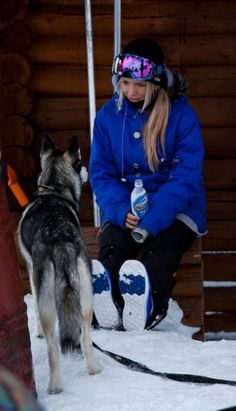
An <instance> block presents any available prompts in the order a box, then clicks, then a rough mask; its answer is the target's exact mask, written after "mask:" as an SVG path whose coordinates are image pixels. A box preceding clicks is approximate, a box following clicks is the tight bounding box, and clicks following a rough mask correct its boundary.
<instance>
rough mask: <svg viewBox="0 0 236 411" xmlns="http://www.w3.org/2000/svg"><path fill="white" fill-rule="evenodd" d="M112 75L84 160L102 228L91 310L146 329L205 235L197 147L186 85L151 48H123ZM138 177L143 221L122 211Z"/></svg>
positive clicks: (102, 321)
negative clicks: (142, 192)
mask: <svg viewBox="0 0 236 411" xmlns="http://www.w3.org/2000/svg"><path fill="white" fill-rule="evenodd" d="M112 70H113V85H114V90H115V92H114V95H113V97H112V98H111V99H110V100H109V101H107V102H106V103H105V104H104V106H103V107H102V108H101V109H100V110H99V111H98V113H97V116H96V118H95V123H94V135H93V143H92V147H91V156H90V182H91V186H92V189H93V192H94V194H95V196H96V201H97V203H98V205H99V207H100V210H101V220H102V226H101V230H100V232H99V255H98V260H94V261H93V288H94V312H95V316H96V319H97V322H98V324H99V325H100V326H103V327H109V328H121V327H122V326H123V328H124V329H125V330H140V329H145V328H147V329H150V328H153V327H154V326H156V325H157V324H158V323H159V322H160V321H161V320H162V319H163V318H164V317H165V316H166V313H167V309H168V301H169V298H170V296H171V293H172V290H173V288H174V285H175V275H176V272H177V270H178V266H179V263H180V260H181V256H182V255H183V253H184V252H185V251H186V250H187V249H188V248H189V247H190V245H191V244H192V242H193V241H194V239H195V237H196V236H200V235H203V234H204V233H205V232H206V201H205V190H204V185H203V180H202V175H201V173H202V162H203V156H204V149H203V143H202V138H201V131H200V125H199V120H198V118H197V115H196V114H195V112H194V110H193V109H192V108H191V106H190V105H189V103H188V98H187V96H186V95H185V93H186V86H185V81H184V80H183V78H182V77H181V76H180V75H177V74H176V73H174V72H173V71H172V70H170V69H168V68H167V67H166V66H165V64H164V55H163V52H162V50H161V48H160V46H159V45H158V44H157V43H156V42H154V41H153V40H151V39H146V38H144V39H136V40H133V41H131V42H130V43H128V44H127V45H126V46H125V47H124V49H123V51H122V53H120V54H119V55H118V56H116V57H115V58H114V61H113V69H112ZM137 178H138V179H142V181H143V185H144V187H145V189H146V191H147V195H148V211H147V212H146V214H145V215H144V216H143V217H142V218H141V219H138V218H137V217H136V216H135V215H134V214H132V212H131V204H130V196H131V192H132V190H133V187H134V182H135V180H136V179H137ZM136 233H137V235H136ZM139 234H140V235H139ZM140 250H141V252H142V254H141V256H140V255H139V259H138V260H137V259H136V258H137V254H138V253H139V254H140Z"/></svg>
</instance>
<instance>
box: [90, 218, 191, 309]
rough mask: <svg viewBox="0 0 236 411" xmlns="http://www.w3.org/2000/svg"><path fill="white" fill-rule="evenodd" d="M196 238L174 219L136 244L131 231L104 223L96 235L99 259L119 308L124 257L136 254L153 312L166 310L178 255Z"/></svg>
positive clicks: (121, 300)
mask: <svg viewBox="0 0 236 411" xmlns="http://www.w3.org/2000/svg"><path fill="white" fill-rule="evenodd" d="M195 237H196V233H195V232H194V231H192V230H191V229H190V228H189V227H187V226H186V225H185V224H184V223H183V222H182V221H180V220H177V219H175V220H174V222H173V223H172V225H171V226H170V227H168V228H167V229H166V230H163V231H161V232H160V233H159V234H158V235H157V236H156V237H151V238H148V239H147V240H146V241H145V242H144V243H143V244H139V243H137V242H136V241H135V240H134V239H133V237H132V235H131V231H130V230H127V229H122V228H121V227H119V226H117V225H114V224H111V223H110V222H105V223H104V224H103V226H102V227H101V229H100V231H99V236H98V238H99V255H98V259H99V261H101V263H102V264H103V265H104V267H105V268H106V269H107V270H108V271H109V273H110V276H111V284H112V294H113V299H114V301H115V302H116V303H117V304H118V305H119V306H120V308H121V309H122V308H123V305H124V303H123V298H122V297H121V294H120V291H119V278H118V273H119V269H120V267H121V265H122V264H123V263H124V262H125V261H126V260H130V259H135V258H137V255H138V254H139V255H140V257H139V259H140V261H141V262H142V263H143V265H144V266H145V268H146V270H147V273H148V276H149V280H150V284H151V288H152V293H153V302H154V307H155V314H161V313H162V312H163V310H167V308H168V301H169V298H170V296H171V293H172V290H173V288H174V286H175V275H176V273H177V270H178V267H179V264H180V260H181V257H182V255H183V253H184V252H185V251H186V250H187V249H188V248H189V247H190V246H191V244H192V243H193V241H194V239H195Z"/></svg>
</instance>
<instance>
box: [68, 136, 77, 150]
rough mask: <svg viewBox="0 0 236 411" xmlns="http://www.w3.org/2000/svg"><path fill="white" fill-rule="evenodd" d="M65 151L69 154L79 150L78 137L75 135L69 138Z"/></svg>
mask: <svg viewBox="0 0 236 411" xmlns="http://www.w3.org/2000/svg"><path fill="white" fill-rule="evenodd" d="M67 151H68V152H69V153H70V154H74V153H75V152H78V151H79V138H78V137H77V136H76V135H74V136H72V137H71V138H70V139H69V141H68V148H67Z"/></svg>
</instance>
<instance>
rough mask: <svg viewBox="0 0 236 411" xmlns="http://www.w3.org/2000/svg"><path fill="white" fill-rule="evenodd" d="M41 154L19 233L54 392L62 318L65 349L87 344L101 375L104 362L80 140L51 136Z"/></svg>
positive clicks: (93, 370) (57, 383)
mask: <svg viewBox="0 0 236 411" xmlns="http://www.w3.org/2000/svg"><path fill="white" fill-rule="evenodd" d="M40 159H41V169H42V171H41V173H40V175H39V178H38V192H37V194H36V196H35V198H34V200H33V201H32V202H31V203H30V204H29V205H28V206H27V208H26V209H25V211H24V213H23V215H22V218H21V221H20V223H19V227H18V238H19V245H20V250H21V253H22V255H23V257H24V258H25V260H26V263H27V267H28V271H29V276H30V283H31V289H32V295H33V297H34V299H35V311H36V318H37V321H38V336H40V337H42V336H45V337H46V341H47V345H48V360H49V367H50V382H49V387H48V392H49V393H51V394H54V393H58V392H60V391H61V390H62V388H61V377H60V363H59V347H58V345H57V342H56V338H55V322H56V319H58V324H59V335H60V345H61V350H62V352H63V353H66V352H67V351H73V350H75V349H76V348H78V346H79V344H81V348H82V353H83V355H84V357H85V359H86V362H87V368H88V372H89V373H90V374H95V373H97V372H100V371H101V370H102V367H101V366H100V365H99V364H98V363H97V362H96V361H95V360H94V357H93V348H92V341H91V336H90V328H91V320H92V312H93V298H92V283H91V261H90V259H89V256H88V252H87V248H86V245H85V242H84V240H83V238H82V236H81V231H80V223H79V217H78V210H79V202H80V195H81V184H82V182H81V176H80V172H81V156H80V152H79V142H78V139H77V138H76V137H75V136H74V137H72V139H71V141H70V143H69V144H68V148H67V150H66V151H65V152H62V151H60V150H58V149H57V148H56V147H55V145H54V142H53V141H52V139H51V138H50V137H49V136H45V137H44V139H43V143H42V148H41V153H40Z"/></svg>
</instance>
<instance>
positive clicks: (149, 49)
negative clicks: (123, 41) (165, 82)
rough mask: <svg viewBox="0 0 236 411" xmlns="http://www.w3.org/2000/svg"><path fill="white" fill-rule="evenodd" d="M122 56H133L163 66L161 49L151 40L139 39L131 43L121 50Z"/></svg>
mask: <svg viewBox="0 0 236 411" xmlns="http://www.w3.org/2000/svg"><path fill="white" fill-rule="evenodd" d="M122 54H135V55H136V56H139V57H144V58H146V59H148V60H151V61H152V62H153V63H155V64H157V65H159V64H164V54H163V51H162V49H161V47H160V46H159V45H158V44H157V43H156V42H155V41H154V40H151V39H146V38H140V39H136V40H133V41H131V42H130V43H128V44H127V45H126V46H125V47H124V48H123V50H122Z"/></svg>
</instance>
